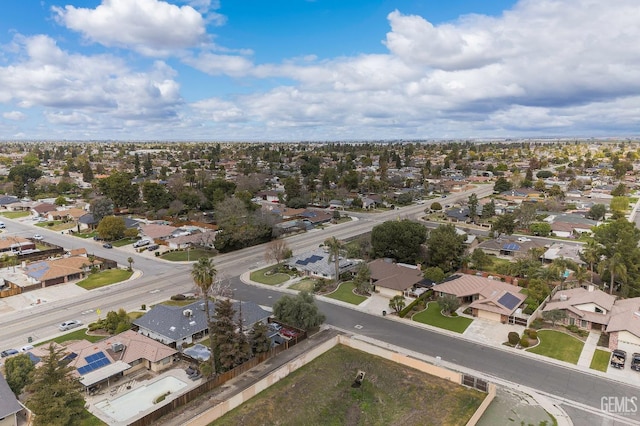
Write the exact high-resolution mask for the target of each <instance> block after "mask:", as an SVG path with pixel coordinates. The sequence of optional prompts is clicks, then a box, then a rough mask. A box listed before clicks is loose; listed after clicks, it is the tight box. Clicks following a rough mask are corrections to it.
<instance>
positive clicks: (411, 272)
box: [369, 259, 423, 291]
mask: <svg viewBox="0 0 640 426" xmlns="http://www.w3.org/2000/svg"><path fill="white" fill-rule="evenodd" d="M369 271H371V279H372V280H374V284H375V286H376V287H384V288H390V289H392V290H398V291H404V290H407V289H408V288H411V287H413V286H414V285H415V284H417V283H419V282H420V281H422V279H423V277H422V272H421V271H420V270H419V269H418V268H412V267H410V266H408V265H406V266H405V265H402V264H398V263H394V262H391V261H387V260H385V259H376V260H374V261H373V262H371V263H369Z"/></svg>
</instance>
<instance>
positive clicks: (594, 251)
mask: <svg viewBox="0 0 640 426" xmlns="http://www.w3.org/2000/svg"><path fill="white" fill-rule="evenodd" d="M580 257H582V260H584V261H585V262H587V263H588V264H589V269H590V270H591V277H590V280H589V282H590V283H591V284H593V268H594V265H595V264H596V263H597V262H598V260H600V246H599V245H598V243H597V242H596V240H594V239H593V238H589V240H588V241H587V243H586V244H585V245H584V246H582V253H581V254H580Z"/></svg>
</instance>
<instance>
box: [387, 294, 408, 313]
mask: <svg viewBox="0 0 640 426" xmlns="http://www.w3.org/2000/svg"><path fill="white" fill-rule="evenodd" d="M406 305H407V302H406V301H405V299H404V296H400V295H397V296H393V297H392V298H391V300H389V308H390V309H392V310H393V312H395V313H396V314H398V313H400V311H401V310H403V309H404V307H405V306H406Z"/></svg>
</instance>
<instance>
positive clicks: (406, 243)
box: [371, 219, 427, 263]
mask: <svg viewBox="0 0 640 426" xmlns="http://www.w3.org/2000/svg"><path fill="white" fill-rule="evenodd" d="M426 238H427V233H426V228H425V227H424V226H423V225H422V224H420V223H417V222H413V221H410V220H407V219H404V220H401V221H395V220H394V221H387V222H384V223H382V224H380V225H377V226H375V227H374V228H373V230H372V231H371V248H372V252H373V257H375V258H379V257H390V258H393V259H395V260H396V261H398V262H403V263H415V262H416V259H418V258H419V256H420V246H421V245H422V244H423V243H424V242H425V241H426Z"/></svg>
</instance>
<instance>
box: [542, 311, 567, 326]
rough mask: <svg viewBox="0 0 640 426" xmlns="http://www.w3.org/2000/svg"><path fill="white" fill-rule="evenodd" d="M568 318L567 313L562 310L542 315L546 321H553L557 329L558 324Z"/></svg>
mask: <svg viewBox="0 0 640 426" xmlns="http://www.w3.org/2000/svg"><path fill="white" fill-rule="evenodd" d="M566 317H567V313H566V312H565V311H564V310H561V309H553V310H551V311H546V312H543V313H542V318H544V319H545V320H546V321H551V324H552V325H553V326H554V327H555V325H556V322H558V321H560V320H563V319H565V318H566Z"/></svg>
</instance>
